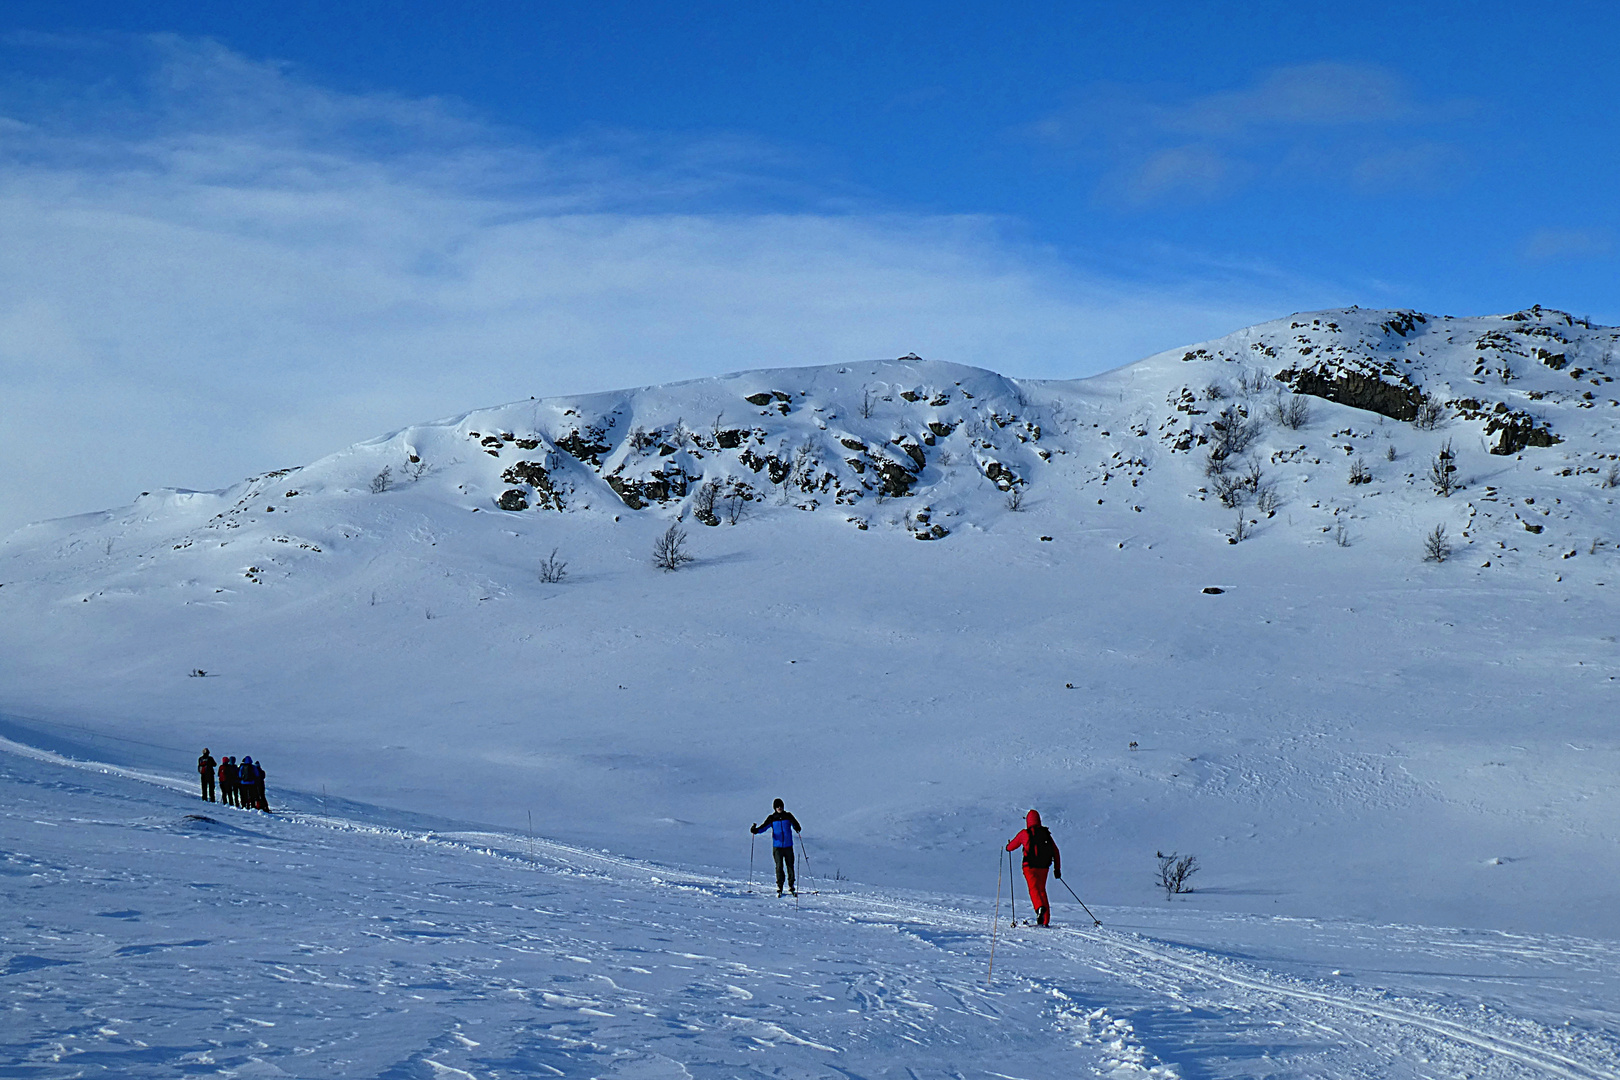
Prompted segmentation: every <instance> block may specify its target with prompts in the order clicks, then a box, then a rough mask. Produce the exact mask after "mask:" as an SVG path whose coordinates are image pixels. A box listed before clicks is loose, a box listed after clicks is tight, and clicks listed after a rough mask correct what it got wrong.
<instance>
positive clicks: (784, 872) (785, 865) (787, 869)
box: [771, 847, 799, 892]
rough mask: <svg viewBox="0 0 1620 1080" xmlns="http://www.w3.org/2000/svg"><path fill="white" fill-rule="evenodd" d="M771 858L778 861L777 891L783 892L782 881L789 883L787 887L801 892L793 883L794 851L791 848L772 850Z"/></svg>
mask: <svg viewBox="0 0 1620 1080" xmlns="http://www.w3.org/2000/svg"><path fill="white" fill-rule="evenodd" d="M771 858H773V859H775V860H776V891H777V892H781V891H782V881H783V880H784V878H785V879H786V881H787V887H788V888H790V889H792V890H793V891H794V892H798V891H799V887H798V885H796V884H795V883H794V881H793V849H792V848H790V847H773V848H771Z"/></svg>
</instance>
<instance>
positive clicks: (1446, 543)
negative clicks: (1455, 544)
mask: <svg viewBox="0 0 1620 1080" xmlns="http://www.w3.org/2000/svg"><path fill="white" fill-rule="evenodd" d="M1449 558H1451V541H1450V540H1449V539H1448V538H1447V537H1446V527H1445V526H1444V525H1436V526H1435V527H1434V531H1432V532H1430V533H1428V534H1427V535H1426V536H1424V538H1423V561H1424V562H1432V563H1443V562H1445V561H1446V560H1447V559H1449Z"/></svg>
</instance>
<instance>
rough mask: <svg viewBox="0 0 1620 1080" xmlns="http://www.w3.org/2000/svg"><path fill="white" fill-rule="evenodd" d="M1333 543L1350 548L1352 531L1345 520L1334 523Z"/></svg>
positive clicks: (1341, 519)
mask: <svg viewBox="0 0 1620 1080" xmlns="http://www.w3.org/2000/svg"><path fill="white" fill-rule="evenodd" d="M1333 542H1334V543H1335V544H1338V545H1339V546H1340V547H1349V546H1350V529H1349V527H1348V526H1347V525H1345V523H1344V519H1343V518H1339V519H1337V520H1336V521H1334V522H1333Z"/></svg>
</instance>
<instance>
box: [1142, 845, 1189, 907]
mask: <svg viewBox="0 0 1620 1080" xmlns="http://www.w3.org/2000/svg"><path fill="white" fill-rule="evenodd" d="M1153 857H1154V858H1155V859H1158V860H1159V876H1158V880H1157V881H1155V882H1154V884H1156V885H1158V887H1159V888H1161V889H1163V890H1164V898H1165V899H1166V900H1168V899H1170V898H1171V897H1172V896H1174V895H1176V894H1177V893H1190V892H1192V891H1193V889H1192V886H1191V885H1189V884H1188V883H1187V879H1188V878H1190V877H1192V876H1193V875H1194V874H1196V873H1198V856H1196V855H1178V854H1176V853H1175V852H1173V851H1172V852H1171V853H1170V854H1168V855H1166V854H1165V853H1164V852H1162V851H1155V852H1154V853H1153Z"/></svg>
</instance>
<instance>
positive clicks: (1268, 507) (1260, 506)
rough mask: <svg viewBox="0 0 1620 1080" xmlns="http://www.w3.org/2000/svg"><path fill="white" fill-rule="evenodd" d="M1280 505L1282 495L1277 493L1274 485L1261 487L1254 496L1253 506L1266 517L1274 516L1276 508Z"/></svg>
mask: <svg viewBox="0 0 1620 1080" xmlns="http://www.w3.org/2000/svg"><path fill="white" fill-rule="evenodd" d="M1281 505H1282V496H1281V495H1278V494H1277V489H1276V488H1274V487H1263V488H1261V489H1260V493H1259V494H1258V495H1256V496H1255V497H1254V506H1255V509H1256V510H1259V511H1260V512H1261V513H1262V514H1264V515H1266V517H1276V516H1277V508H1278V507H1279V506H1281Z"/></svg>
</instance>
